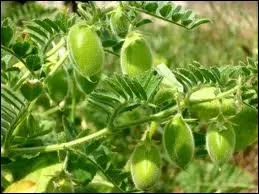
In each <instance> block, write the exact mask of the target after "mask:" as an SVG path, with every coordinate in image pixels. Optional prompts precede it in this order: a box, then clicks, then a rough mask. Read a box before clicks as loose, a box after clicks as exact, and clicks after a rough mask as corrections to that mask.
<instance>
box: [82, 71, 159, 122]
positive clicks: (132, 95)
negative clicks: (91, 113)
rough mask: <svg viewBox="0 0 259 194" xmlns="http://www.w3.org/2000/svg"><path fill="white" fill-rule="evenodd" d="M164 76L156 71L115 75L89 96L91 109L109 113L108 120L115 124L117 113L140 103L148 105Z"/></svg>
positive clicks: (104, 81)
mask: <svg viewBox="0 0 259 194" xmlns="http://www.w3.org/2000/svg"><path fill="white" fill-rule="evenodd" d="M161 80H162V77H161V76H159V75H158V74H156V71H154V70H149V71H146V72H145V73H144V74H142V75H141V76H139V77H133V78H131V77H129V76H127V75H123V76H122V75H113V76H112V77H111V78H107V79H105V80H103V81H102V82H101V83H100V84H99V85H98V87H97V88H96V89H95V90H94V91H93V92H92V93H91V94H90V95H89V97H88V98H87V101H88V105H89V106H91V109H96V110H97V109H99V110H101V111H104V112H105V113H106V114H107V122H108V123H110V124H112V125H113V121H114V119H115V118H116V116H117V115H119V114H121V113H123V112H125V111H129V110H132V109H134V108H136V107H138V106H140V105H147V106H149V105H148V102H149V101H151V100H152V98H153V96H154V95H155V93H156V91H157V87H158V86H159V83H160V82H161Z"/></svg>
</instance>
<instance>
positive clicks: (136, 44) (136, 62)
mask: <svg viewBox="0 0 259 194" xmlns="http://www.w3.org/2000/svg"><path fill="white" fill-rule="evenodd" d="M152 63H153V57H152V52H151V49H150V47H149V45H148V43H147V42H146V40H145V39H144V37H143V36H142V35H141V34H139V33H137V32H130V33H129V34H128V35H127V37H126V39H125V42H124V44H123V46H122V48H121V69H122V72H123V73H124V74H128V75H130V76H135V75H138V74H141V73H143V72H145V71H147V70H148V69H150V68H151V67H152Z"/></svg>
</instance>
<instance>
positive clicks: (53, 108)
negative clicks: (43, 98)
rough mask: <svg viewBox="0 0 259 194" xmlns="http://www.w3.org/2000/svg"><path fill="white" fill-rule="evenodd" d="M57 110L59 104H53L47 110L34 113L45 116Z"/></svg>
mask: <svg viewBox="0 0 259 194" xmlns="http://www.w3.org/2000/svg"><path fill="white" fill-rule="evenodd" d="M58 110H60V107H59V105H57V106H54V107H52V108H50V109H48V110H47V111H45V112H43V113H39V114H36V115H40V116H47V115H50V114H52V113H55V112H56V111H58Z"/></svg>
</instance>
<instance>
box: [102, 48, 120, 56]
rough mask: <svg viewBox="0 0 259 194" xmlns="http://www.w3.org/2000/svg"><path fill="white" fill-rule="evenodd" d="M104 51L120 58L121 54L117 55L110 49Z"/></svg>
mask: <svg viewBox="0 0 259 194" xmlns="http://www.w3.org/2000/svg"><path fill="white" fill-rule="evenodd" d="M104 51H105V52H107V53H110V54H113V55H115V56H116V57H120V55H119V54H117V53H115V52H113V51H110V50H108V49H104Z"/></svg>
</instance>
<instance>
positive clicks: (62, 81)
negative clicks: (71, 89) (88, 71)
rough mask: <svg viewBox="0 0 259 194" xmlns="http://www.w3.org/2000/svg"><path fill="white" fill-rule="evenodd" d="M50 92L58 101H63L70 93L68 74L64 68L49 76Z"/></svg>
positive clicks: (52, 97)
mask: <svg viewBox="0 0 259 194" xmlns="http://www.w3.org/2000/svg"><path fill="white" fill-rule="evenodd" d="M46 81H47V82H46V83H47V89H48V93H49V95H50V97H51V99H53V100H54V101H56V102H60V101H62V100H63V99H64V98H65V97H66V95H67V93H68V76H67V73H66V71H65V70H64V69H63V68H60V69H58V70H57V71H56V72H55V73H54V74H52V75H50V76H48V77H47V80H46Z"/></svg>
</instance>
